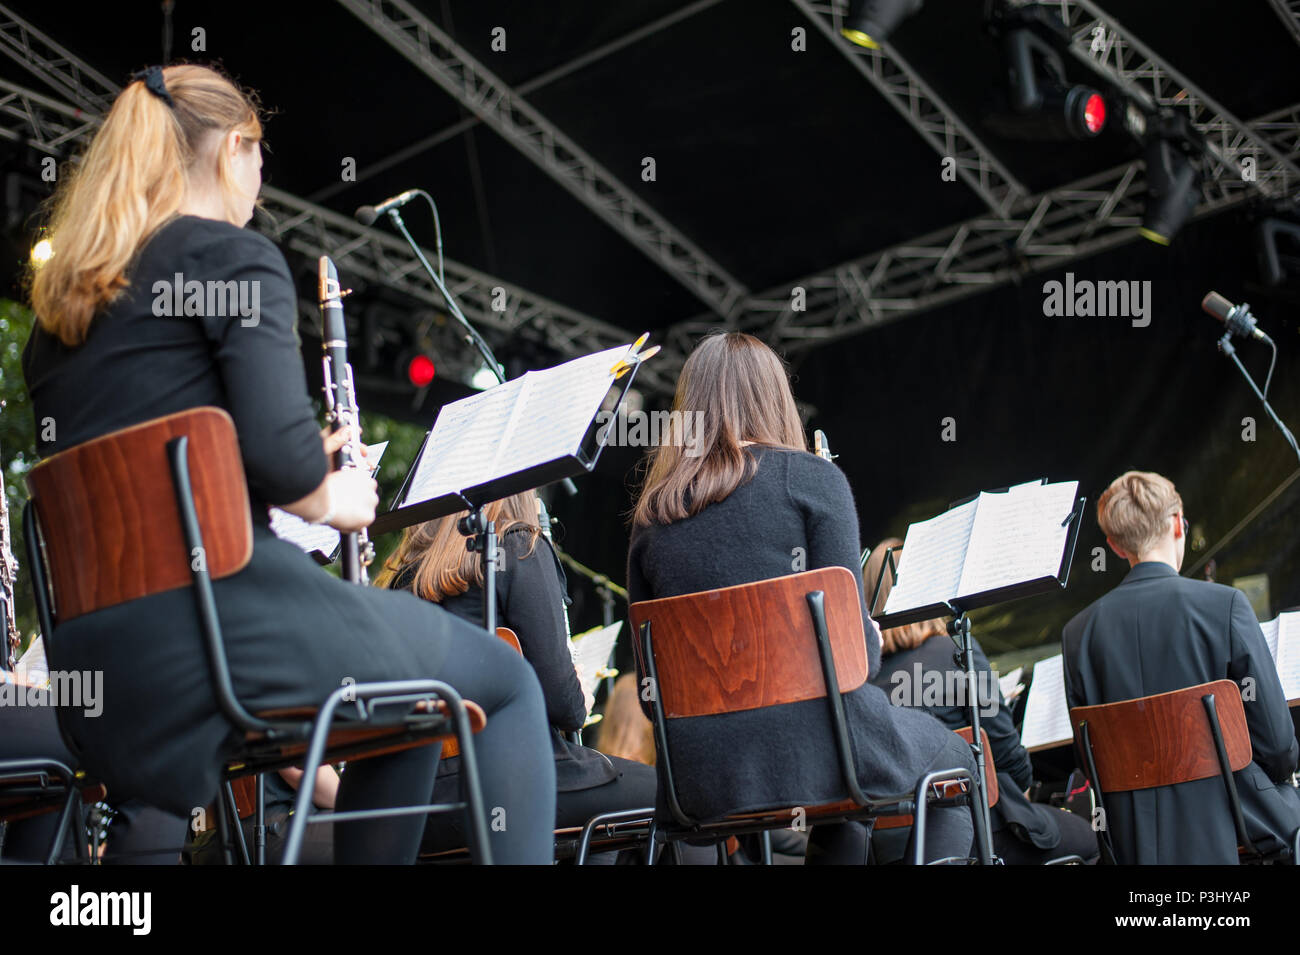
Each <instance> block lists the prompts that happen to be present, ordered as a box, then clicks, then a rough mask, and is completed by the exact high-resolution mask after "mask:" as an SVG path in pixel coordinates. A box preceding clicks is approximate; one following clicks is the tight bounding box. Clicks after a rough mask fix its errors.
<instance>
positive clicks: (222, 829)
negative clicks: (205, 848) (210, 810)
mask: <svg viewBox="0 0 1300 955" xmlns="http://www.w3.org/2000/svg"><path fill="white" fill-rule="evenodd" d="M224 799H225V796H224V795H222V794H218V796H217V806H216V810H217V813H216V815H217V842H218V843H220V845H221V862H222V864H223V865H234V864H235V859H234V856H233V855H232V854H231V852H230V832H229V829H230V822H229V821H228V820H227V819H226V809H225V807H224V806H223V805H222V804H221V803H222V801H223V800H224Z"/></svg>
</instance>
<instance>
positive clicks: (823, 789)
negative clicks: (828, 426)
mask: <svg viewBox="0 0 1300 955" xmlns="http://www.w3.org/2000/svg"><path fill="white" fill-rule="evenodd" d="M673 410H674V411H680V412H682V413H683V415H698V416H699V417H698V419H694V418H693V419H692V420H699V421H700V427H699V428H698V429H697V433H696V437H695V440H694V441H693V442H692V445H691V447H690V448H689V449H687V448H686V447H684V446H683V443H682V442H680V441H677V442H674V441H671V440H670V441H668V442H666V443H664V444H661V445H660V446H658V447H656V448H654V449H653V450H652V451H651V453H650V458H649V470H648V473H647V475H646V478H645V482H644V485H643V486H642V488H641V492H640V496H639V498H638V500H637V502H636V508H635V511H634V513H633V526H632V541H631V548H630V551H629V553H628V593H629V600H631V601H632V602H638V601H643V600H653V599H657V598H662V597H673V596H677V595H680V594H688V593H696V592H699V591H705V590H713V589H716V588H721V587H730V586H733V585H737V584H745V583H750V582H753V581H759V580H767V579H769V578H773V577H780V576H784V575H786V574H790V573H794V572H795V571H796V567H797V569H798V570H804V569H807V570H815V569H817V568H820V567H833V566H839V567H845V568H848V569H849V570H850V571H851V572H852V573H853V576H854V577H855V578H856V579H857V583H858V589H859V591H861V588H862V574H861V569H860V566H859V557H858V555H859V543H858V516H857V511H856V509H855V507H854V504H853V495H852V493H851V491H850V490H849V484H848V481H847V480H846V479H845V477H844V474H843V472H841V471H840V470H839V468H837V467H835V466H834V465H833V464H831V463H830V462H827V461H824V460H822V459H821V458H818V457H817V456H816V455H814V454H811V453H809V451H808V450H807V441H806V439H805V437H804V433H803V428H802V426H801V424H800V421H799V414H798V412H797V411H796V409H795V403H794V397H793V395H792V394H791V393H790V384H789V379H788V377H787V374H786V370H785V367H784V366H783V364H782V362H781V359H780V358H778V357H777V355H776V353H775V352H773V351H772V350H771V349H770V348H768V347H767V346H766V345H765V344H763V343H762V342H761V341H759V340H758V339H757V338H754V337H752V336H750V335H745V334H741V333H737V332H732V333H726V334H715V335H710V336H709V337H707V338H705V339H704V340H703V341H702V342H701V343H700V344H699V345H698V346H697V347H696V348H695V350H694V351H693V352H692V353H691V356H690V357H689V358H688V359H687V361H686V364H685V366H684V367H683V369H682V375H681V380H680V381H679V382H678V384H677V395H676V399H675V401H674V403H673ZM688 450H689V453H688ZM805 560H806V564H805V563H804V561H805ZM863 616H864V620H868V621H869V619H870V618H869V617H867V616H866V612H865V607H864V608H863ZM866 636H867V651H868V653H867V656H868V661H869V669H870V671H871V672H874V671H875V670H877V669H878V668H879V666H880V640H879V631H878V629H877V628H875V626H874V624H868V625H867V630H866ZM844 707H845V711H846V715H847V719H848V726H849V731H850V733H851V734H852V737H853V739H852V749H853V752H854V754H855V756H856V762H857V769H858V776H859V781H860V784H861V786H862V787H863V789H864V790H865V791H866V792H867V793H868V794H869V795H885V794H893V793H898V792H906V791H910V790H911V789H912V787H913V786H914V785H915V784H916V781H917V780H918V779H919V778H920V777H921V776H922V775H924V774H925V773H927V772H929V771H930V770H937V769H948V768H954V767H964V768H970V769H973V768H974V760H973V758H972V756H971V753H970V748H969V747H968V746H966V745H965V744H964V743H963V742H962V740H961V739H960V738H959V737H957V736H956V735H955V734H953V733H951V732H949V731H948V730H947V729H945V728H944V727H943V725H942V724H941V723H939V722H938V721H937V720H935V719H934V717H932V716H930V715H929V714H927V713H923V712H921V711H920V710H906V709H901V708H899V707H893V706H890V705H889V699H888V698H887V697H886V695H885V694H884V693H883V692H882V691H881V690H880V688H879V687H877V686H874V685H872V684H871V683H870V682H867V683H864V684H863V685H862V686H860V687H858V688H857V689H856V690H853V691H852V692H850V693H846V694H844ZM672 732H673V734H674V739H675V750H676V751H677V752H678V753H679V754H681V755H679V757H678V763H677V766H678V768H676V769H675V772H674V777H675V780H676V783H677V788H678V791H679V796H680V798H681V801H682V805H683V807H684V808H685V810H686V811H687V812H688V813H690V814H692V815H694V816H695V817H696V818H700V819H705V820H707V819H711V818H718V817H720V816H723V815H726V814H728V813H733V812H744V811H750V810H759V809H767V808H773V807H788V806H804V807H812V806H817V805H820V804H824V803H830V802H835V801H839V800H842V799H844V798H846V797H847V793H846V792H845V791H844V783H843V780H842V778H841V776H840V770H839V767H838V762H837V757H836V751H835V745H834V742H833V738H832V735H831V724H830V719H829V717H828V715H827V708H826V702H825V700H820V699H815V700H805V701H802V702H797V703H788V704H782V705H777V706H771V707H764V708H762V709H758V710H752V711H748V712H740V713H728V714H723V715H715V716H703V717H692V718H684V719H678V720H674V721H673V730H672ZM931 818H932V820H933V828H931V830H930V832H929V834H928V837H927V840H926V843H927V854H928V855H929V856H930V858H931V859H935V858H941V857H945V856H966V855H969V854H970V850H971V843H972V832H973V830H972V826H971V819H970V811H969V809H968V808H966V807H959V808H947V809H941V810H937V811H936V812H935V813H934V814H933V816H932V817H931ZM868 842H869V832H868V828H867V827H866V826H863V825H860V824H858V823H847V824H842V825H829V826H815V827H813V831H812V832H811V833H810V837H809V844H808V851H807V857H806V858H807V861H808V862H811V863H826V862H836V863H844V864H861V863H863V862H864V861H865V860H866V854H867V848H868Z"/></svg>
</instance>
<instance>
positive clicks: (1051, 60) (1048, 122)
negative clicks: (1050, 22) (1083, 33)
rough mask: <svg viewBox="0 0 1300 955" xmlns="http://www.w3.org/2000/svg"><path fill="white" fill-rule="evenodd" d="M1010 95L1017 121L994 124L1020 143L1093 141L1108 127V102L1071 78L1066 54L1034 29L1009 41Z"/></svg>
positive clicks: (1010, 33)
mask: <svg viewBox="0 0 1300 955" xmlns="http://www.w3.org/2000/svg"><path fill="white" fill-rule="evenodd" d="M1004 48H1005V51H1006V57H1007V70H1008V89H1009V91H1010V102H1011V109H1012V111H1013V112H1014V113H1015V114H1017V117H1020V118H1018V119H1017V118H1014V117H996V118H994V120H993V121H992V122H991V123H990V125H991V126H993V128H994V129H996V130H998V131H999V132H1002V133H1003V134H1004V135H1010V136H1014V137H1015V138H1018V139H1051V140H1060V139H1092V138H1093V137H1095V136H1097V135H1099V134H1100V133H1101V131H1102V130H1103V129H1105V127H1106V99H1105V97H1103V96H1102V95H1101V93H1099V92H1098V91H1097V90H1095V89H1093V88H1092V87H1090V86H1083V85H1081V84H1071V83H1069V82H1067V81H1066V78H1065V64H1064V62H1063V61H1062V59H1061V55H1060V53H1058V52H1057V51H1056V50H1055V49H1053V48H1052V46H1051V45H1050V44H1048V43H1047V42H1046V41H1044V40H1043V39H1042V38H1041V37H1039V36H1037V35H1035V34H1034V33H1033V32H1032V31H1031V30H1030V29H1029V28H1027V27H1020V28H1016V29H1011V30H1008V31H1007V32H1006V33H1005V36H1004Z"/></svg>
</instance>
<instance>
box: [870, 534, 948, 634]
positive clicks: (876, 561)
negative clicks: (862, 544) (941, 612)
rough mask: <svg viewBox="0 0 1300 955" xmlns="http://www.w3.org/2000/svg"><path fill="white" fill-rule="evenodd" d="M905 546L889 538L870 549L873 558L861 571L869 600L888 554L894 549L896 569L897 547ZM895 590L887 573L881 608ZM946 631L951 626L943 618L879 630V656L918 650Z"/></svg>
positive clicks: (879, 598)
mask: <svg viewBox="0 0 1300 955" xmlns="http://www.w3.org/2000/svg"><path fill="white" fill-rule="evenodd" d="M902 546H903V542H902V541H901V540H899V539H898V538H897V537H886V538H885V539H884V540H882V541H881V542H880V543H879V544H877V545H876V546H875V547H873V548H872V549H871V556H870V557H868V558H867V563H866V565H865V566H864V567H863V568H862V585H863V587H864V588H865V589H866V592H867V599H868V600H870V599H871V594H872V590H873V589H874V588H875V586H876V578H878V577H879V576H880V568H881V567H883V566H884V565H885V551H886V550H888V549H889V548H891V547H892V548H895V553H894V566H895V567H897V566H898V553H897V548H900V547H902ZM893 589H894V581H893V576H892V575H891V574H888V573H886V574H885V579H884V580H883V581H882V582H881V584H880V595H879V596H878V597H877V598H876V600H877V601H878V602H879V605H880V606H882V607H883V606H884V605H885V601H887V600H888V599H889V592H890V591H891V590H893ZM867 609H868V610H869V611H874V610H875V608H874V607H868V608H867ZM947 632H948V623H947V621H946V620H944V619H943V618H942V617H934V618H932V619H930V620H921V621H918V622H917V623H909V624H907V625H906V626H902V627H890V628H889V629H888V630H882V631H880V655H881V656H886V657H887V656H889V655H890V654H891V653H898V652H899V651H900V650H910V649H912V648H913V647H919V646H920V645H921V644H923V643H925V641H927V640H929V639H930V638H931V637H937V636H939V635H940V634H946V633H947Z"/></svg>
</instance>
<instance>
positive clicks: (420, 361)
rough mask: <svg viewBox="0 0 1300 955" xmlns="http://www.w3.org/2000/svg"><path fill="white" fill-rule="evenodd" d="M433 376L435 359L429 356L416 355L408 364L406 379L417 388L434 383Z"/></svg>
mask: <svg viewBox="0 0 1300 955" xmlns="http://www.w3.org/2000/svg"><path fill="white" fill-rule="evenodd" d="M433 375H434V368H433V359H432V358H430V357H429V356H428V355H416V356H415V357H414V358H412V359H411V360H410V361H409V362H407V364H406V377H407V379H408V380H409V381H410V382H411V384H413V385H415V387H417V388H423V387H425V386H426V385H428V384H429V383H430V382H431V381H433Z"/></svg>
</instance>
